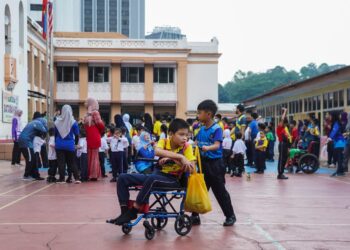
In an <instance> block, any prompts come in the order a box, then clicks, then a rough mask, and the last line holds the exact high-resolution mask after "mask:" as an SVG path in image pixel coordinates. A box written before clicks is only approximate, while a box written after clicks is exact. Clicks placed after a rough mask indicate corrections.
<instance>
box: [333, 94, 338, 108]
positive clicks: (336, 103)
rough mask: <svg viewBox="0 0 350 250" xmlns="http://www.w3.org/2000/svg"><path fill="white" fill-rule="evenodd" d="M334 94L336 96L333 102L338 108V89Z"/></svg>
mask: <svg viewBox="0 0 350 250" xmlns="http://www.w3.org/2000/svg"><path fill="white" fill-rule="evenodd" d="M333 96H334V99H333V100H334V101H333V104H334V107H335V108H337V107H339V93H338V91H336V92H333Z"/></svg>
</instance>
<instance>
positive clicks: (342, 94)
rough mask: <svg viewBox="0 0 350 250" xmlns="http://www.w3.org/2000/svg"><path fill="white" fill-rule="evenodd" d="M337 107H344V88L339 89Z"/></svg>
mask: <svg viewBox="0 0 350 250" xmlns="http://www.w3.org/2000/svg"><path fill="white" fill-rule="evenodd" d="M339 107H344V90H340V91H339Z"/></svg>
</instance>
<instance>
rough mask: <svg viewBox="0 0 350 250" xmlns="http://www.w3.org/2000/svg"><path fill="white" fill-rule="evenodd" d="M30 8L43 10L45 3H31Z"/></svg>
mask: <svg viewBox="0 0 350 250" xmlns="http://www.w3.org/2000/svg"><path fill="white" fill-rule="evenodd" d="M30 10H33V11H42V10H43V5H42V4H31V5H30Z"/></svg>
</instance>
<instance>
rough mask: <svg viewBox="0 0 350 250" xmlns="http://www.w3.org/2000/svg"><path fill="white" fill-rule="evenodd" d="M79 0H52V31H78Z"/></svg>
mask: <svg viewBox="0 0 350 250" xmlns="http://www.w3.org/2000/svg"><path fill="white" fill-rule="evenodd" d="M80 2H81V0H74V1H72V0H59V1H57V0H56V1H55V2H54V31H65V32H79V31H80V30H81V27H82V25H81V20H82V19H81V11H82V8H81V3H80Z"/></svg>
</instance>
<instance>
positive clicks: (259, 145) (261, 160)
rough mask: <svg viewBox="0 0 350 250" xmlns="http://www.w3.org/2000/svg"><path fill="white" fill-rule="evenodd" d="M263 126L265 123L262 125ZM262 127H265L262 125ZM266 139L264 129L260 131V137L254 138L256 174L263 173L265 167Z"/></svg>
mask: <svg viewBox="0 0 350 250" xmlns="http://www.w3.org/2000/svg"><path fill="white" fill-rule="evenodd" d="M264 126H265V125H264ZM262 129H265V128H264V127H262ZM267 145H268V141H267V139H266V136H265V132H264V130H261V131H260V138H259V139H257V140H256V143H255V150H256V151H255V153H256V171H255V173H257V174H263V173H264V170H265V169H266V164H265V160H266V149H267Z"/></svg>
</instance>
